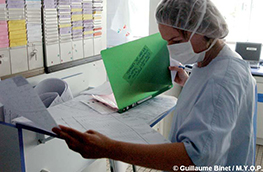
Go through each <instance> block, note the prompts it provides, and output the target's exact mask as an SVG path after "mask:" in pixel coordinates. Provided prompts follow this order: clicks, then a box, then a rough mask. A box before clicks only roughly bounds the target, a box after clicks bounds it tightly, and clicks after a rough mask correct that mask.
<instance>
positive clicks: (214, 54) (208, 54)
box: [197, 40, 225, 67]
mask: <svg viewBox="0 0 263 172" xmlns="http://www.w3.org/2000/svg"><path fill="white" fill-rule="evenodd" d="M224 45H225V43H224V42H223V41H222V40H217V41H216V43H215V45H214V46H213V47H212V48H211V49H210V50H209V51H208V52H206V54H205V58H204V60H203V61H201V62H198V63H197V66H198V67H205V66H207V65H208V64H209V63H210V62H211V61H212V60H213V59H214V58H216V57H217V55H218V54H219V52H220V51H221V50H222V49H223V47H224Z"/></svg>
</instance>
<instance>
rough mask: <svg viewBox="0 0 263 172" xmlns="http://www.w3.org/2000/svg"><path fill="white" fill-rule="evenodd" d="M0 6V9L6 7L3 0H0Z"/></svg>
mask: <svg viewBox="0 0 263 172" xmlns="http://www.w3.org/2000/svg"><path fill="white" fill-rule="evenodd" d="M0 8H1V9H3V8H6V3H5V0H0Z"/></svg>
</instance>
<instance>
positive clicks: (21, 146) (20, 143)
mask: <svg viewBox="0 0 263 172" xmlns="http://www.w3.org/2000/svg"><path fill="white" fill-rule="evenodd" d="M22 132H23V131H22V129H21V128H18V138H19V148H20V161H21V171H22V172H26V166H25V154H24V143H23V133H22Z"/></svg>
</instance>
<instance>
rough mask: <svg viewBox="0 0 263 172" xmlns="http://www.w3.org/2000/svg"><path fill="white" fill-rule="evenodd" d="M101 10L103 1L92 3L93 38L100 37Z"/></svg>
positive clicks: (96, 0)
mask: <svg viewBox="0 0 263 172" xmlns="http://www.w3.org/2000/svg"><path fill="white" fill-rule="evenodd" d="M102 10H103V1H102V0H95V1H93V20H94V29H93V31H94V33H93V36H94V37H98V36H101V35H102Z"/></svg>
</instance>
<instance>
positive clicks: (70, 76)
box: [61, 73, 83, 80]
mask: <svg viewBox="0 0 263 172" xmlns="http://www.w3.org/2000/svg"><path fill="white" fill-rule="evenodd" d="M82 74H83V73H76V74H73V75H69V76H66V77H64V78H61V79H62V80H65V79H68V78H72V77H74V76H78V75H82Z"/></svg>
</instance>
